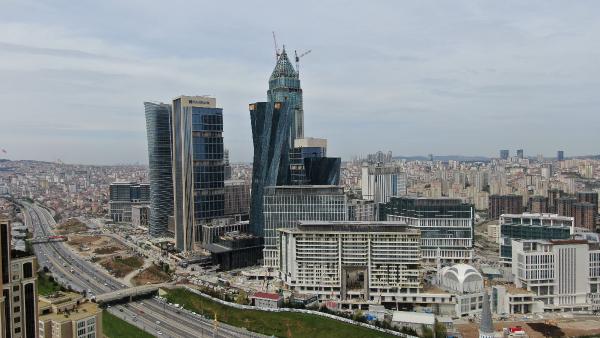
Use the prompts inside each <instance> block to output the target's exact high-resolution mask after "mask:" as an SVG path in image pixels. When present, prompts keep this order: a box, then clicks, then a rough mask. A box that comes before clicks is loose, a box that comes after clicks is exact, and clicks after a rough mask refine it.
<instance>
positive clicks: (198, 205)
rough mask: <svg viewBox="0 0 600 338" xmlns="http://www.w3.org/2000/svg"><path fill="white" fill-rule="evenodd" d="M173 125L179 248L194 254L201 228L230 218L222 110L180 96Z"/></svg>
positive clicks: (197, 98)
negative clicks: (226, 213)
mask: <svg viewBox="0 0 600 338" xmlns="http://www.w3.org/2000/svg"><path fill="white" fill-rule="evenodd" d="M171 122H172V123H171V124H172V135H173V137H172V139H173V144H172V147H171V149H172V165H173V196H174V210H175V215H174V216H175V217H174V218H175V247H176V248H177V249H178V250H180V251H191V250H193V249H194V243H197V242H201V241H202V238H201V237H202V228H201V227H202V224H205V223H209V222H210V221H211V220H212V219H215V218H219V217H223V215H224V214H225V188H224V185H225V183H224V163H223V109H221V108H217V102H216V99H214V98H212V97H206V96H180V97H177V98H175V99H174V100H173V111H172V114H171Z"/></svg>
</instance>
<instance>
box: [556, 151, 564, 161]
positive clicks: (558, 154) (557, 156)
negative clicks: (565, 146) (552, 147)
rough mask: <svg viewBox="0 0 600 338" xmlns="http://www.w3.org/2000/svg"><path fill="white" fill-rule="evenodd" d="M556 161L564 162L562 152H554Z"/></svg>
mask: <svg viewBox="0 0 600 338" xmlns="http://www.w3.org/2000/svg"><path fill="white" fill-rule="evenodd" d="M556 159H557V160H559V161H564V160H565V152H564V151H562V150H559V151H557V152H556Z"/></svg>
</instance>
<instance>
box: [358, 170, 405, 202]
mask: <svg viewBox="0 0 600 338" xmlns="http://www.w3.org/2000/svg"><path fill="white" fill-rule="evenodd" d="M361 170H362V173H361V174H362V175H361V193H362V199H364V200H369V201H375V203H387V202H389V201H390V197H392V196H401V195H404V194H405V191H406V190H405V189H406V183H405V181H403V180H402V179H403V178H404V176H403V173H402V169H401V168H400V167H398V166H394V165H379V164H375V165H363V166H362V168H361ZM400 177H401V178H402V179H401V178H400ZM399 188H400V189H404V192H402V191H399Z"/></svg>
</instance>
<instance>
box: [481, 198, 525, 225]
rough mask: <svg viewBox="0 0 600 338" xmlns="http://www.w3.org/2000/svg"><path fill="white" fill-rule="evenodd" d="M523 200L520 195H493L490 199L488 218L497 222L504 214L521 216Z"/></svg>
mask: <svg viewBox="0 0 600 338" xmlns="http://www.w3.org/2000/svg"><path fill="white" fill-rule="evenodd" d="M522 211H523V198H522V197H521V196H519V195H491V196H490V197H489V198H488V218H489V219H490V220H496V219H498V217H500V215H502V214H520V213H521V212H522Z"/></svg>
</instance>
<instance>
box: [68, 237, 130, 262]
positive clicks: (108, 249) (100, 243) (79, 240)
mask: <svg viewBox="0 0 600 338" xmlns="http://www.w3.org/2000/svg"><path fill="white" fill-rule="evenodd" d="M67 244H69V245H71V246H72V247H73V248H75V249H76V250H77V251H79V253H80V255H81V256H83V257H85V256H93V255H101V256H102V255H112V254H115V253H116V254H123V253H124V250H126V249H127V248H126V247H125V246H123V245H121V244H119V243H116V242H115V241H114V240H113V239H112V238H110V237H107V236H85V235H70V236H69V241H68V242H67Z"/></svg>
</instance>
